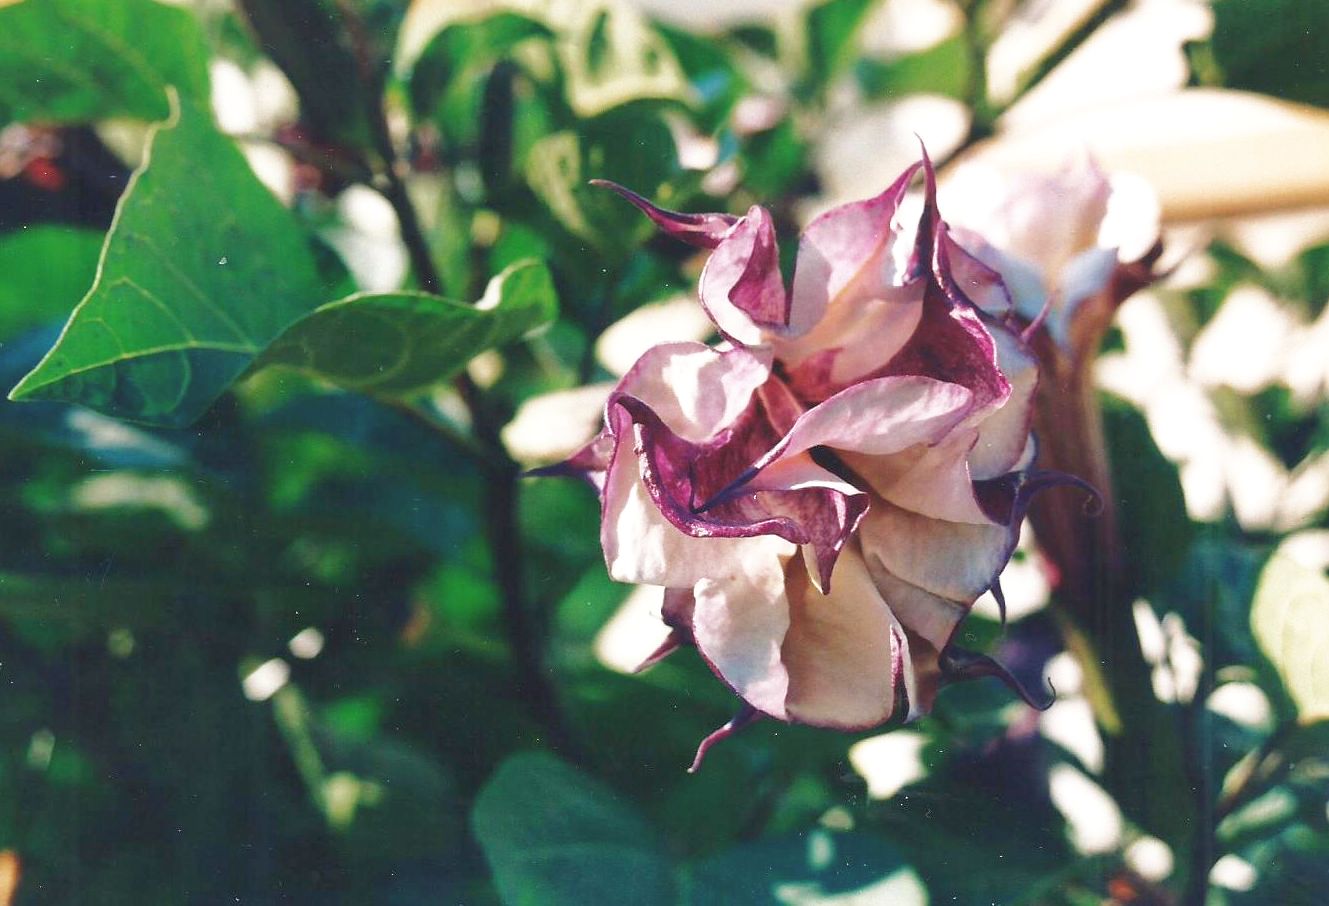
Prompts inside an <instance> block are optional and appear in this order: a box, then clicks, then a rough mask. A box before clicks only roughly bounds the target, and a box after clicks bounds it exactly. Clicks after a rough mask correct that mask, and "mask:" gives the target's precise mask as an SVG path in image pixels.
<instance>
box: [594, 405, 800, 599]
mask: <svg viewBox="0 0 1329 906" xmlns="http://www.w3.org/2000/svg"><path fill="white" fill-rule="evenodd" d="M611 418H614V419H616V420H618V421H619V422H620V424H618V425H617V427H616V430H615V437H616V445H615V448H614V453H613V457H612V460H611V463H610V466H609V470H608V473H607V475H606V478H605V483H604V494H603V504H602V513H601V520H600V542H601V545H602V547H603V548H604V554H605V565H606V567H607V568H608V570H609V575H610V577H611V578H613V579H615V580H617V581H619V582H636V583H641V584H645V585H664V586H670V587H682V586H692V585H694V584H695V583H696V582H698V581H699V580H701V579H703V578H705V577H707V576H714V575H723V574H724V573H725V571H726V570H728V569H730V568H731V565H732V564H733V563H736V562H743V561H745V560H746V559H748V558H750V557H754V556H756V557H760V556H762V555H763V554H764V553H765V552H767V551H769V549H770V548H771V546H772V545H773V544H774V545H776V547H777V548H780V549H788V550H791V551H792V550H793V545H792V544H790V543H789V542H788V541H783V540H781V539H779V538H777V537H775V536H773V535H760V534H756V535H755V536H753V533H752V532H750V531H749V532H748V533H747V534H746V535H744V534H739V533H731V534H729V535H728V536H726V535H722V534H718V533H717V534H711V535H702V536H697V535H690V534H687V533H686V532H683V531H681V530H680V529H679V528H678V526H677V525H675V524H674V523H673V522H671V521H670V520H669V519H667V518H666V517H665V515H664V513H662V512H661V509H660V506H659V504H658V502H657V500H658V499H659V498H660V497H661V496H662V494H661V490H660V488H659V487H658V486H657V487H656V488H655V489H654V494H653V493H652V490H651V489H648V487H647V484H646V478H645V476H644V475H643V467H644V462H645V460H646V457H645V456H644V455H638V452H637V450H636V449H634V448H637V447H639V445H640V443H641V438H640V427H639V426H638V425H635V424H633V422H632V420H631V418H630V416H629V415H628V414H627V413H626V412H625V411H624V410H623V409H622V408H621V407H619V408H617V409H616V414H611ZM780 546H783V547H782V548H781V547H780Z"/></svg>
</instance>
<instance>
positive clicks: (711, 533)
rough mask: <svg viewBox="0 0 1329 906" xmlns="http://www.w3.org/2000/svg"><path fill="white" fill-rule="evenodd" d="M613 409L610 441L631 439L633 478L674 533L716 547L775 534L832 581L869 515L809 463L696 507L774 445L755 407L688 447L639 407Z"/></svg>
mask: <svg viewBox="0 0 1329 906" xmlns="http://www.w3.org/2000/svg"><path fill="white" fill-rule="evenodd" d="M611 405H612V406H613V408H612V409H611V413H610V418H611V421H613V422H614V423H615V434H616V435H617V436H619V437H620V438H626V437H627V436H628V434H629V433H631V435H632V437H633V438H634V440H633V450H634V452H635V454H636V455H637V458H638V460H639V463H638V474H639V475H640V478H641V482H642V484H643V486H644V488H645V490H646V494H647V495H648V496H649V498H650V500H651V502H653V503H654V504H655V506H656V508H657V509H658V510H659V513H660V515H662V516H663V517H664V519H666V520H667V521H668V522H669V523H670V524H672V525H673V526H674V527H675V528H676V529H677V530H678V531H679V532H681V533H683V534H685V535H688V536H690V537H693V538H703V539H714V540H723V539H736V538H749V537H754V536H757V535H775V536H778V537H780V538H783V539H785V540H786V541H789V542H792V543H795V544H802V545H807V546H808V547H809V548H810V553H809V556H810V557H811V558H812V560H813V562H814V563H816V564H817V567H818V569H819V571H820V572H819V575H820V576H822V577H824V579H825V581H829V574H830V571H831V568H832V566H833V565H834V563H835V558H836V557H837V556H838V554H839V552H840V550H841V548H843V547H844V544H845V542H846V541H847V540H848V538H849V536H850V535H851V534H852V533H853V531H854V528H855V527H856V526H857V525H858V522H859V520H860V519H861V518H862V516H863V513H864V511H865V510H866V509H867V495H866V494H864V493H862V492H861V491H859V490H858V489H857V488H855V487H854V486H853V485H850V484H848V483H846V482H844V481H842V480H841V479H839V478H838V477H836V476H835V475H833V474H831V473H830V472H827V471H826V470H825V469H822V468H821V467H820V466H817V465H816V464H815V463H813V462H812V461H811V458H810V457H802V458H800V459H798V460H796V461H792V462H789V463H788V464H784V465H782V467H781V468H776V469H772V470H770V474H768V475H764V476H763V480H762V481H761V482H754V483H750V484H749V485H748V486H747V487H745V488H744V490H743V493H742V494H740V495H733V496H730V497H729V498H727V499H726V500H724V501H722V502H721V503H719V504H717V505H714V506H711V507H707V508H702V507H701V506H700V504H701V502H702V501H704V500H706V499H707V498H709V497H711V496H714V495H715V494H716V493H717V492H719V491H720V490H722V489H723V488H724V487H725V486H726V485H728V484H730V483H731V482H732V481H733V480H734V479H735V478H736V477H737V475H738V474H740V473H741V472H742V471H743V469H744V467H745V464H746V463H748V462H750V461H751V460H752V459H753V458H754V457H755V456H757V455H758V454H759V453H760V451H761V450H764V449H767V448H769V447H770V445H771V444H772V443H773V442H774V441H775V439H776V437H777V435H776V434H775V433H774V432H773V431H772V430H771V428H770V425H769V421H768V420H767V419H766V416H765V413H764V412H763V411H762V409H761V407H760V406H754V407H752V409H750V410H748V411H747V412H745V413H744V414H743V416H742V417H741V418H740V419H739V420H738V421H736V422H735V424H734V425H733V426H731V428H730V429H728V430H726V431H725V432H723V433H722V434H720V435H718V436H717V437H716V438H715V439H714V440H713V441H710V442H708V443H704V444H693V443H690V442H688V441H685V440H683V439H681V438H679V437H678V436H677V435H674V434H672V433H670V432H669V430H668V428H667V427H666V426H665V425H664V424H663V423H662V422H661V421H660V420H659V418H658V417H657V416H656V415H655V414H654V413H653V412H652V411H651V410H650V408H649V407H647V406H646V405H645V404H644V403H642V402H641V401H639V400H635V399H632V398H631V397H621V398H619V399H618V400H616V401H615V402H614V403H613V404H611ZM629 421H630V422H631V425H630V427H629V425H628V422H629ZM620 500H621V501H622V502H623V503H624V504H625V505H626V504H629V503H631V501H632V500H633V498H632V497H630V496H623V497H620V498H616V499H615V501H614V502H615V503H617V502H618V501H620ZM610 515H611V502H610V501H609V500H608V498H606V509H605V518H606V520H608V519H609V518H610ZM619 529H620V530H621V529H622V526H621V525H620V526H619ZM616 544H617V549H618V550H620V551H621V550H623V549H624V547H625V542H624V541H623V540H622V539H621V538H620V539H617V540H616ZM626 544H628V545H630V542H626ZM639 581H649V580H644V579H643V580H639ZM670 584H677V583H674V582H671V583H670Z"/></svg>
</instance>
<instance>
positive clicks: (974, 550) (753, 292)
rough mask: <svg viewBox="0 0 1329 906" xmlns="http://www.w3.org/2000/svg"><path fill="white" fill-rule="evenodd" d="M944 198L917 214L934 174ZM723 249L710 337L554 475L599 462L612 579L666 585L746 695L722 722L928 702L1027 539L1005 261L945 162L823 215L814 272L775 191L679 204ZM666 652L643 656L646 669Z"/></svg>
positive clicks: (810, 244)
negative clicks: (969, 245)
mask: <svg viewBox="0 0 1329 906" xmlns="http://www.w3.org/2000/svg"><path fill="white" fill-rule="evenodd" d="M920 170H922V171H923V173H924V183H925V191H926V203H925V205H924V208H923V213H922V214H921V216H920V219H919V222H918V223H917V224H916V226H912V227H911V228H908V229H905V228H903V227H901V225H900V224H899V223H898V222H897V215H898V214H899V209H900V203H901V201H902V200H903V198H904V196H905V194H906V192H907V191H908V189H909V187H910V185H911V183H912V182H913V181H914V179H915V178H916V177H917V175H918V172H919V171H920ZM610 188H613V189H614V190H615V191H617V192H618V193H619V194H621V195H623V196H624V197H625V198H627V199H628V200H629V201H631V202H632V203H633V204H635V205H636V206H637V207H638V208H640V209H641V210H642V211H643V212H644V213H645V214H646V215H647V216H648V217H650V218H651V219H652V220H653V221H654V222H655V223H656V224H657V225H658V226H659V227H660V228H661V229H662V230H663V231H664V232H665V233H667V234H669V235H670V236H673V237H674V238H676V239H679V240H682V241H684V242H687V243H690V244H692V245H695V246H699V247H702V248H705V249H709V250H710V256H709V259H708V260H707V262H706V265H705V268H704V270H703V271H702V274H701V279H700V291H699V294H700V302H701V305H702V306H703V308H704V309H705V310H706V312H707V313H708V314H709V316H710V318H711V320H712V321H713V322H714V324H715V328H716V330H717V332H718V333H719V335H720V336H721V337H722V338H723V339H722V342H720V343H719V344H718V345H716V346H714V347H711V346H707V345H704V344H702V343H690V342H685V343H671V344H664V345H659V346H656V347H654V348H652V349H650V350H649V351H647V352H646V353H645V354H644V355H642V357H641V358H640V359H639V360H638V361H637V363H636V365H635V366H634V367H633V368H632V369H631V370H630V371H629V372H628V373H627V374H626V375H625V376H624V377H623V379H622V381H621V382H620V383H619V384H618V385H617V387H616V388H615V389H614V391H613V393H612V394H611V395H610V397H609V399H608V402H607V403H606V407H605V421H604V429H603V431H601V433H600V434H599V435H598V436H597V437H596V438H595V439H594V440H592V441H591V442H590V443H589V444H588V445H587V446H586V447H585V448H583V449H582V450H580V451H579V452H578V453H576V454H575V455H573V456H572V457H571V458H570V459H569V460H567V461H566V462H564V463H562V464H560V465H558V466H554V467H550V468H548V469H545V470H541V471H542V472H543V473H544V474H572V475H579V476H581V477H583V478H585V479H586V480H588V481H589V482H590V483H591V484H592V485H593V486H594V487H595V488H596V489H597V491H598V493H599V495H600V500H601V504H602V522H601V542H602V544H603V547H604V554H605V562H606V564H607V566H608V569H609V573H610V575H611V576H612V577H613V578H614V579H616V580H618V581H622V582H634V583H644V584H649V585H656V586H663V587H664V589H665V592H664V605H663V609H662V617H663V619H664V621H665V622H666V624H668V626H669V627H670V628H671V634H670V636H669V640H668V641H667V642H666V643H665V645H664V646H662V648H661V649H660V650H659V651H657V652H656V654H655V655H653V656H652V657H651V658H650V659H649V660H648V661H647V665H649V664H651V663H654V662H655V661H657V660H658V659H659V658H661V657H663V656H665V655H667V654H669V653H671V652H672V651H673V650H675V649H676V648H678V647H679V646H682V645H692V646H695V647H696V649H697V651H698V652H699V653H700V655H701V656H702V658H703V659H704V660H705V662H706V663H707V664H708V665H709V666H710V668H711V670H712V671H714V673H715V674H716V676H718V677H719V678H720V679H721V680H723V681H724V682H725V683H726V684H727V685H728V686H729V688H730V689H732V690H733V692H734V693H735V694H736V695H737V696H738V697H739V698H740V699H741V701H742V705H741V707H740V710H739V713H738V716H736V717H735V718H734V719H733V720H731V721H730V722H729V723H727V724H726V725H725V726H723V727H721V728H720V729H719V730H717V731H716V732H715V733H713V734H711V735H710V736H709V737H707V739H706V740H704V741H703V742H702V744H701V747H700V748H699V750H698V753H697V761H696V762H695V763H694V765H693V768H694V769H695V768H696V766H697V765H698V764H699V763H700V761H701V758H702V756H703V755H704V754H705V752H706V750H707V749H708V748H709V747H710V746H711V745H712V744H713V743H714V742H716V741H717V740H719V739H722V738H724V737H725V736H728V735H729V734H731V733H732V732H734V731H735V730H736V729H738V728H739V727H741V726H743V725H744V724H746V723H748V722H750V721H752V720H754V719H756V718H758V717H761V716H767V717H771V718H775V719H777V720H782V721H790V722H797V723H802V724H810V725H813V726H818V727H830V728H838V729H845V730H859V729H865V728H869V727H873V726H876V725H878V724H881V723H884V722H886V721H888V720H890V719H892V718H897V719H906V720H907V719H912V718H914V717H917V716H919V715H922V714H924V713H926V712H927V711H928V710H929V709H930V707H931V705H932V702H933V699H934V697H935V696H936V694H937V690H938V688H939V687H940V685H941V684H942V683H943V682H945V681H946V680H950V679H957V678H964V677H972V676H984V675H991V676H997V677H999V678H1001V679H1003V680H1004V681H1005V682H1007V683H1008V684H1009V685H1011V686H1012V687H1013V688H1015V689H1016V690H1017V691H1018V692H1019V693H1020V694H1021V695H1022V696H1023V697H1024V698H1025V699H1026V701H1029V702H1030V703H1031V704H1033V703H1034V700H1033V698H1032V697H1031V696H1030V695H1028V694H1027V693H1025V692H1024V691H1023V690H1021V689H1020V687H1019V686H1018V684H1016V683H1015V681H1014V680H1013V679H1012V678H1011V676H1010V675H1009V674H1008V673H1007V672H1006V671H1005V670H1004V669H1003V668H1001V666H1000V665H998V664H997V663H996V662H995V661H993V660H991V659H990V658H988V657H985V656H983V655H979V654H975V653H972V652H968V651H965V650H963V649H961V648H959V647H957V646H956V645H955V644H954V641H953V637H954V636H955V633H956V629H957V627H958V626H959V624H960V622H961V621H962V620H963V619H964V618H965V616H966V614H967V613H968V612H969V609H970V608H971V607H972V605H973V602H974V600H975V599H976V598H977V597H978V596H979V595H980V594H982V593H983V592H984V591H987V590H989V589H991V590H992V591H993V592H994V594H995V595H996V596H997V598H998V600H999V601H1000V600H1001V598H1000V587H999V585H998V583H997V576H998V574H999V573H1000V572H1001V571H1002V568H1003V567H1004V566H1005V565H1006V563H1007V561H1008V559H1009V558H1010V555H1011V551H1012V550H1013V548H1014V547H1015V543H1016V539H1017V534H1018V532H1019V526H1020V521H1021V519H1022V516H1023V513H1024V509H1025V506H1026V505H1027V503H1028V500H1029V497H1030V495H1031V494H1032V493H1033V492H1034V491H1036V490H1038V489H1039V488H1041V487H1045V486H1048V485H1049V484H1055V483H1061V482H1065V481H1073V479H1068V478H1066V477H1065V476H1061V475H1054V474H1049V473H1043V472H1038V471H1035V470H1034V468H1033V461H1034V456H1035V444H1034V440H1033V438H1032V435H1031V432H1030V422H1031V402H1032V398H1033V395H1034V391H1035V385H1036V382H1037V367H1036V364H1035V359H1034V357H1033V355H1032V353H1031V352H1030V350H1029V348H1028V346H1027V344H1026V342H1025V340H1024V339H1023V338H1022V337H1021V336H1020V335H1019V334H1018V333H1017V332H1016V330H1015V329H1014V325H1015V322H1014V320H1013V317H1014V312H1013V308H1012V304H1011V299H1010V296H1009V294H1008V292H1007V290H1006V288H1005V286H1004V284H1003V283H1002V282H1001V280H1000V278H999V277H998V275H997V273H996V272H995V271H993V270H992V269H990V268H989V267H987V266H986V265H984V264H983V263H981V262H980V261H979V260H978V259H977V258H975V257H974V256H972V255H971V254H969V253H968V252H966V251H965V250H964V249H963V248H962V247H961V246H960V245H958V244H957V243H956V241H955V240H954V239H953V238H952V237H951V235H950V232H949V231H948V229H947V227H946V225H945V223H944V222H943V221H942V220H941V218H940V216H939V215H938V212H937V208H936V204H935V180H934V176H933V173H932V168H931V165H930V164H929V163H928V162H927V160H926V158H925V159H924V160H923V161H922V162H920V163H919V164H916V165H914V166H913V167H911V168H909V169H908V170H907V171H906V172H905V173H904V174H903V175H901V176H900V178H899V179H898V180H897V181H896V182H895V183H894V184H893V185H892V186H891V187H890V188H888V189H887V190H886V191H885V192H883V193H882V194H880V195H878V196H877V197H875V198H871V199H868V200H866V201H862V202H857V203H854V204H849V205H845V206H843V207H840V208H837V209H835V210H832V211H830V212H828V213H826V214H824V215H823V216H821V217H820V218H818V219H817V220H815V221H814V222H812V223H811V224H810V225H809V226H808V228H807V229H806V231H805V232H804V233H803V236H802V238H801V242H800V244H799V247H798V254H797V260H796V266H795V270H794V275H793V282H792V286H786V285H785V282H784V280H783V278H782V276H781V271H780V267H779V253H778V249H777V245H776V236H775V227H774V224H773V223H772V219H771V215H770V213H769V212H767V211H766V210H765V209H764V208H761V207H753V208H751V209H750V210H749V211H748V212H747V213H746V214H745V215H744V216H742V217H735V216H731V215H726V214H680V213H673V212H669V211H664V210H661V209H659V208H656V207H655V206H653V205H651V204H650V203H649V202H647V201H646V200H645V199H643V198H641V197H640V196H637V195H635V194H634V193H632V192H630V191H628V190H626V189H623V188H621V187H618V186H612V185H611V186H610ZM644 666H646V665H644Z"/></svg>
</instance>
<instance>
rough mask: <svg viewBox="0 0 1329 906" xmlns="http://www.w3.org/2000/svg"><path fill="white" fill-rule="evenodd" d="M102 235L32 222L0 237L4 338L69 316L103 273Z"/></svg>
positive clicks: (0, 334)
mask: <svg viewBox="0 0 1329 906" xmlns="http://www.w3.org/2000/svg"><path fill="white" fill-rule="evenodd" d="M101 246H102V236H101V234H100V233H97V232H95V231H93V230H78V229H70V228H68V227H60V226H31V227H28V228H26V229H22V230H17V231H15V232H12V233H5V234H3V235H0V339H4V340H7V339H9V338H10V337H12V336H14V335H15V334H17V333H18V332H19V331H22V330H26V329H28V328H30V327H38V326H40V325H43V324H47V323H50V322H53V321H58V320H61V319H63V318H66V317H68V316H69V312H70V311H71V310H72V309H73V308H74V306H75V305H77V304H78V300H79V299H81V298H83V294H84V293H86V292H87V291H88V287H89V286H91V285H92V279H93V277H94V276H95V275H96V273H97V253H98V251H99V250H100V249H101Z"/></svg>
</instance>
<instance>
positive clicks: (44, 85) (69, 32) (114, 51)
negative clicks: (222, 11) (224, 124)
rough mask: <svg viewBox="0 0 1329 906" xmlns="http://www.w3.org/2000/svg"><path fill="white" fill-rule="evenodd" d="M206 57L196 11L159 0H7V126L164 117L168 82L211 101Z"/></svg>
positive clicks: (3, 55)
mask: <svg viewBox="0 0 1329 906" xmlns="http://www.w3.org/2000/svg"><path fill="white" fill-rule="evenodd" d="M207 59H208V53H207V46H206V44H205V42H204V40H203V34H202V32H201V31H200V29H199V27H198V23H197V22H196V21H195V19H194V15H193V14H192V13H191V12H189V11H188V10H186V9H180V8H178V7H175V6H167V5H165V4H162V3H157V2H154V0H115V2H107V0H23V2H19V3H11V4H4V3H0V125H3V124H5V123H6V122H10V121H27V120H40V121H42V122H58V123H70V122H82V121H87V120H98V119H105V118H107V117H113V116H127V117H134V118H137V119H145V120H160V119H165V118H166V117H167V116H168V115H169V113H170V108H169V106H168V103H167V98H166V86H168V85H173V86H175V88H176V90H177V91H178V92H179V93H180V95H181V96H182V97H184V98H187V99H192V100H196V101H206V100H207V97H208V71H207Z"/></svg>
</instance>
